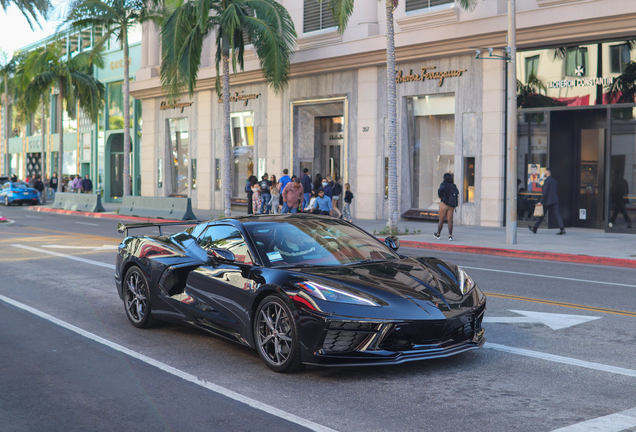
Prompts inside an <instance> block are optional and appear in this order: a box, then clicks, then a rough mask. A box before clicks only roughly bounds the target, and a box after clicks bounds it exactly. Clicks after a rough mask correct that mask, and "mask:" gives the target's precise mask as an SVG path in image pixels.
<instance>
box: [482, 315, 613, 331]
mask: <svg viewBox="0 0 636 432" xmlns="http://www.w3.org/2000/svg"><path fill="white" fill-rule="evenodd" d="M510 312H514V313H516V314H519V315H523V316H522V317H491V316H485V317H484V318H483V322H485V323H492V324H520V323H524V324H525V323H538V324H543V325H546V326H548V327H550V328H551V329H552V330H561V329H564V328H568V327H572V326H575V325H577V324H583V323H586V322H589V321H594V320H598V319H601V317H595V316H586V315H569V314H555V313H547V312H531V311H521V310H510Z"/></svg>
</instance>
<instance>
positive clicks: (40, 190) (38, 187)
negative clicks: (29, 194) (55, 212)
mask: <svg viewBox="0 0 636 432" xmlns="http://www.w3.org/2000/svg"><path fill="white" fill-rule="evenodd" d="M33 189H35V190H36V191H38V195H39V196H40V203H41V204H44V203H46V196H45V195H44V183H42V179H40V176H37V177H36V179H35V182H34V183H33Z"/></svg>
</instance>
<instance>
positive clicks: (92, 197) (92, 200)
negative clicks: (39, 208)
mask: <svg viewBox="0 0 636 432" xmlns="http://www.w3.org/2000/svg"><path fill="white" fill-rule="evenodd" d="M51 208H53V209H59V210H72V211H81V212H88V213H99V212H105V211H106V210H104V207H103V206H102V199H101V197H100V196H99V195H97V194H80V193H70V192H56V193H55V200H54V201H53V205H51Z"/></svg>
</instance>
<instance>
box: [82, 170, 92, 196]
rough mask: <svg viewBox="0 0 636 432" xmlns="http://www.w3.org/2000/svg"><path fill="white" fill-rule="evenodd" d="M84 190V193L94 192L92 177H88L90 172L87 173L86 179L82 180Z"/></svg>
mask: <svg viewBox="0 0 636 432" xmlns="http://www.w3.org/2000/svg"><path fill="white" fill-rule="evenodd" d="M82 191H83V192H84V193H91V192H93V182H92V180H91V179H89V178H88V174H86V176H85V177H84V180H82Z"/></svg>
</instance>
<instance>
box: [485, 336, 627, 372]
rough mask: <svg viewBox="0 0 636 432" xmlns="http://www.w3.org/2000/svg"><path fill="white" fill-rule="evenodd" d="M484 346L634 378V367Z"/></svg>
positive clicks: (491, 345)
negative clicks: (627, 367)
mask: <svg viewBox="0 0 636 432" xmlns="http://www.w3.org/2000/svg"><path fill="white" fill-rule="evenodd" d="M484 348H490V349H494V350H496V351H502V352H506V353H510V354H517V355H522V356H525V357H533V358H536V359H541V360H547V361H551V362H554V363H562V364H566V365H570V366H578V367H582V368H587V369H593V370H597V371H602V372H609V373H613V374H618V375H626V376H629V377H634V378H636V370H634V369H625V368H621V367H617V366H609V365H604V364H602V363H594V362H588V361H585V360H578V359H575V358H570V357H563V356H559V355H554V354H548V353H543V352H540V351H532V350H527V349H523V348H514V347H509V346H506V345H500V344H497V343H492V342H486V343H485V344H484Z"/></svg>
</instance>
